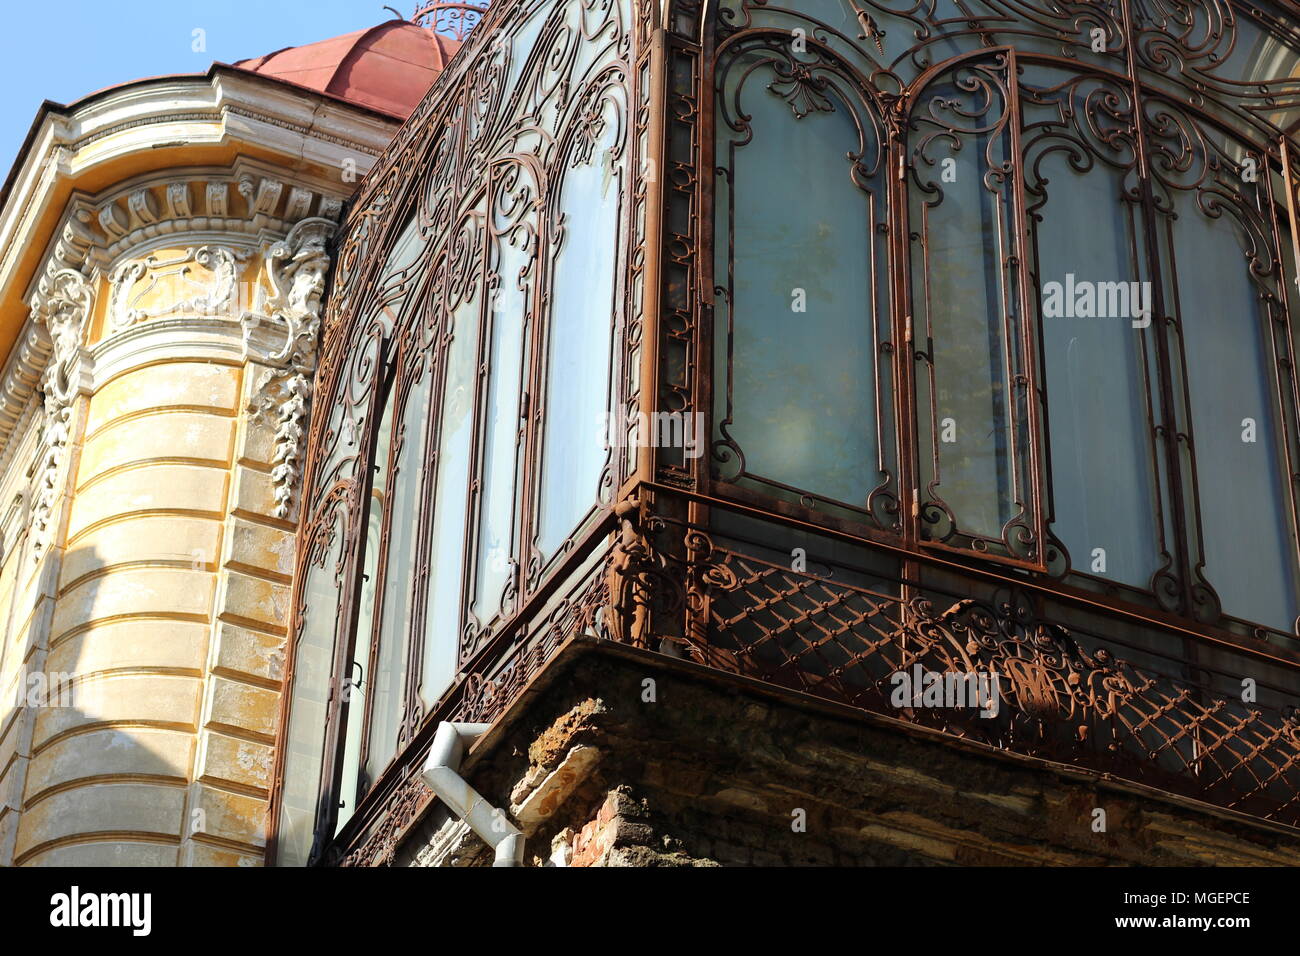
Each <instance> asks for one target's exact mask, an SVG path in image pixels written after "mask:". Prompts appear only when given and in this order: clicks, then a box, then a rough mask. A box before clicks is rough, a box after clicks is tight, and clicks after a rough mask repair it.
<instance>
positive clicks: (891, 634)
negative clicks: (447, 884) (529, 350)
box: [343, 492, 1300, 865]
mask: <svg viewBox="0 0 1300 956" xmlns="http://www.w3.org/2000/svg"><path fill="white" fill-rule="evenodd" d="M683 497H685V496H683ZM670 498H671V500H670ZM670 498H669V497H665V496H664V495H663V494H660V496H659V501H660V503H664V504H667V507H666V508H665V510H666V511H674V510H680V509H678V508H676V507H674V505H679V504H680V501H678V500H676V499H678V493H676V492H673V493H672V494H671V496H670ZM644 499H645V496H644V495H643V496H642V498H641V501H642V503H641V504H640V505H638V506H637V507H635V508H631V509H627V513H626V514H625V515H624V516H623V518H622V520H621V527H620V529H619V531H618V532H617V533H616V534H614V535H612V536H610V537H609V538H608V539H603V540H598V541H595V542H593V547H592V549H591V551H590V554H589V558H588V560H587V561H586V562H585V563H584V564H583V565H582V567H581V568H580V569H579V570H578V571H577V572H576V573H574V574H573V575H571V577H570V579H569V581H568V583H567V584H566V586H565V587H564V588H562V589H561V590H560V591H558V592H557V593H556V595H555V596H553V597H552V598H551V599H550V601H549V603H548V604H547V605H546V606H545V608H543V609H541V611H540V612H537V611H534V612H533V613H532V614H531V615H529V614H528V613H525V617H530V616H531V618H532V619H531V621H527V622H521V624H520V626H519V627H518V628H517V630H516V631H515V632H514V633H513V634H511V635H508V636H507V639H506V640H504V641H502V642H501V643H500V644H498V645H496V646H495V647H494V648H492V649H490V651H491V653H490V654H488V655H487V656H485V657H484V658H482V659H480V660H479V661H477V662H475V664H474V666H473V667H472V669H471V673H470V674H469V676H467V677H466V679H465V680H464V681H463V682H462V684H461V685H460V687H459V688H458V690H457V693H456V694H455V695H454V696H453V699H452V700H450V701H449V704H448V706H447V709H446V713H445V716H444V718H443V719H452V720H466V721H476V722H492V721H494V720H496V719H498V718H499V717H501V716H502V715H503V714H504V713H505V711H506V710H507V709H508V708H509V706H510V705H511V704H512V703H513V702H514V701H515V700H516V699H517V698H518V696H519V694H520V692H521V691H522V690H523V688H524V687H525V686H527V684H528V683H529V681H530V680H532V679H533V677H535V676H536V675H537V674H538V673H540V672H541V670H542V669H543V668H544V667H545V666H546V665H547V663H548V662H549V661H550V660H551V659H552V657H553V656H554V655H555V653H556V652H557V651H558V649H559V648H560V647H561V646H562V645H563V644H564V643H565V642H566V641H567V640H568V639H569V638H571V637H574V636H575V635H587V636H594V637H597V638H601V639H605V640H609V641H613V642H619V643H625V644H630V645H633V646H638V647H642V648H646V649H650V650H655V651H669V652H671V653H673V654H674V655H675V656H679V657H684V658H686V659H688V660H691V661H694V662H696V663H699V664H703V665H706V666H708V667H712V668H716V669H718V670H721V671H726V672H728V673H731V674H736V675H741V676H744V677H748V678H753V679H756V680H759V681H762V682H764V683H768V684H773V685H777V686H780V687H784V688H788V689H791V690H794V691H798V692H801V693H805V694H809V695H812V696H815V697H819V698H823V699H826V700H830V701H835V702H838V703H842V704H847V705H850V706H852V707H856V708H860V709H862V710H865V711H869V712H871V713H875V714H880V715H884V716H887V717H891V718H895V719H899V720H903V721H906V722H909V723H913V724H918V725H922V726H926V727H930V728H932V729H934V730H938V731H941V732H942V733H945V734H948V735H951V736H953V737H958V738H962V739H964V740H968V741H974V742H977V743H980V744H984V745H987V746H989V747H993V748H996V749H998V750H1003V751H1010V752H1013V753H1017V754H1022V755H1025V756H1029V757H1036V758H1042V759H1047V760H1051V761H1054V762H1059V763H1065V764H1069V765H1072V766H1075V767H1080V768H1086V769H1090V770H1093V771H1097V772H1100V773H1105V774H1109V775H1111V776H1113V777H1117V778H1122V779H1124V780H1128V781H1132V782H1135V783H1139V784H1144V785H1147V786H1150V787H1154V788H1157V789H1160V790H1163V791H1166V792H1169V793H1173V794H1178V795H1181V796H1184V797H1189V798H1193V799H1196V800H1200V801H1204V802H1206V803H1209V804H1213V805H1215V806H1218V807H1223V808H1226V809H1230V810H1236V811H1240V812H1243V813H1246V814H1250V815H1252V816H1256V817H1259V818H1262V819H1265V820H1270V821H1273V822H1275V823H1280V824H1284V825H1287V826H1300V715H1298V714H1297V709H1296V706H1295V704H1296V702H1297V701H1300V695H1298V694H1297V690H1298V689H1300V665H1297V663H1295V662H1294V660H1293V657H1294V655H1292V654H1291V653H1290V652H1289V651H1286V650H1279V651H1278V652H1277V653H1272V652H1271V651H1270V649H1268V648H1266V647H1264V646H1262V645H1261V647H1260V649H1259V650H1260V651H1261V652H1266V653H1262V654H1256V653H1254V652H1253V651H1252V649H1250V648H1246V647H1241V648H1232V647H1228V646H1222V645H1221V646H1219V647H1217V648H1216V647H1211V646H1210V645H1209V644H1208V643H1207V644H1202V643H1201V642H1199V641H1198V640H1197V639H1196V638H1195V637H1194V636H1189V635H1187V634H1185V633H1179V632H1177V631H1176V630H1175V629H1172V628H1163V627H1161V626H1159V625H1158V624H1157V623H1156V622H1151V621H1145V622H1141V621H1136V622H1135V620H1134V619H1132V618H1130V617H1128V616H1127V615H1126V614H1124V613H1119V612H1118V611H1111V612H1108V611H1106V610H1105V609H1104V608H1100V610H1098V609H1097V608H1094V609H1089V610H1087V612H1086V613H1082V612H1080V611H1078V610H1076V609H1072V608H1071V607H1070V606H1069V603H1068V602H1070V601H1072V600H1075V598H1073V597H1070V596H1067V595H1053V594H1052V592H1051V591H1050V589H1039V588H1038V587H1037V585H1035V584H1034V583H1033V582H1032V581H1030V580H1029V579H1024V580H1018V579H1015V578H1009V577H1000V576H997V575H990V574H989V573H987V572H983V571H980V570H977V569H969V570H968V571H967V570H964V569H957V570H956V571H955V572H954V571H953V570H952V569H951V568H947V569H943V568H940V567H939V563H938V562H933V563H931V562H929V561H927V560H922V561H920V562H918V561H914V560H912V558H913V557H914V556H900V555H894V554H892V553H890V550H889V549H888V548H883V549H882V548H879V547H877V546H875V545H871V544H866V543H862V542H858V543H850V544H848V545H847V550H849V551H856V552H857V554H858V556H859V557H860V560H854V559H853V558H851V557H850V558H846V557H845V556H844V554H843V551H844V550H845V549H840V551H841V553H840V554H838V555H837V556H836V557H835V558H833V559H827V558H825V557H824V556H822V555H819V554H818V553H816V552H817V545H818V544H819V543H821V544H826V545H828V546H830V545H832V544H833V542H831V541H830V540H829V539H822V538H820V537H813V538H810V537H809V536H808V535H806V534H803V533H802V532H801V531H797V530H796V529H794V528H792V527H791V526H790V524H788V523H787V522H786V521H785V519H782V518H779V517H777V516H774V515H773V516H766V517H763V518H761V519H758V520H757V521H753V522H752V523H751V524H750V525H749V527H750V529H751V530H752V529H758V532H759V535H760V536H761V537H762V539H763V540H762V541H758V540H755V539H754V538H752V537H751V538H745V537H744V536H742V535H738V534H736V533H735V531H734V529H733V528H730V527H728V528H727V531H726V533H723V532H721V531H719V525H720V524H723V523H724V522H721V521H719V520H718V519H719V514H721V513H723V512H722V510H721V509H719V508H717V507H715V508H714V509H713V512H712V516H711V517H709V516H708V515H707V514H706V518H705V520H704V521H701V520H700V517H699V513H698V512H697V513H695V514H693V515H692V520H689V521H688V520H685V519H684V518H682V517H676V516H671V515H668V514H661V513H656V512H654V511H652V510H651V509H650V508H648V507H647V506H646V505H645V504H644ZM719 504H720V503H719ZM724 507H725V506H724ZM792 534H798V535H801V536H799V537H790V535H792ZM783 535H784V536H786V537H783ZM791 541H798V542H800V543H801V545H802V546H801V547H800V548H799V549H786V548H785V547H784V546H785V544H788V543H790V542H791ZM787 551H795V554H794V556H793V559H792V560H790V561H782V560H778V559H776V557H775V556H776V555H778V554H782V553H784V552H787ZM896 557H903V560H895V558H896ZM527 611H528V609H525V612H527ZM1089 614H1091V615H1092V617H1089V616H1088V615H1089ZM1067 621H1069V622H1070V623H1066V622H1067ZM1096 621H1100V622H1101V626H1102V628H1104V630H1105V631H1106V632H1107V633H1098V627H1097V625H1096V623H1095V622H1096ZM918 667H919V668H920V669H921V672H922V673H926V674H961V675H967V674H974V675H984V677H985V679H986V680H987V682H988V683H987V684H985V685H984V686H988V687H991V688H993V693H994V696H995V698H996V703H995V704H993V705H990V704H989V702H987V701H986V702H984V703H983V704H981V703H978V702H975V701H973V700H968V701H967V702H966V703H965V704H964V705H958V706H955V707H943V706H939V707H935V706H925V705H924V704H925V702H924V701H921V700H920V699H919V698H916V697H908V698H906V699H905V700H903V701H902V706H900V705H899V704H900V701H899V693H898V690H897V687H898V682H897V679H896V678H895V675H897V674H899V673H908V674H909V675H910V674H915V673H916V668H918ZM994 676H996V681H993V677H994ZM419 759H422V753H420V748H418V747H417V748H413V751H412V753H411V754H408V766H409V767H411V768H415V767H418V762H419ZM431 799H432V797H431V795H430V794H429V792H428V791H427V790H426V789H425V788H424V787H423V784H421V783H420V782H419V775H418V774H417V773H409V774H408V775H407V777H406V778H405V782H404V783H403V784H402V785H401V786H400V787H398V788H397V789H396V791H395V792H394V793H392V794H391V795H389V796H387V797H385V798H383V799H382V800H380V801H379V802H378V803H377V804H376V805H375V807H374V808H373V812H372V813H370V814H363V815H361V816H363V817H366V818H368V819H369V820H370V824H369V825H368V826H362V827H360V828H358V829H356V830H355V831H353V832H355V834H356V835H355V838H354V840H353V841H352V848H351V850H350V852H349V854H348V856H347V858H346V859H345V860H344V861H343V862H345V863H347V864H362V865H365V864H373V863H377V862H383V861H384V860H386V859H388V858H389V857H390V856H391V854H392V852H393V850H394V848H395V847H396V845H397V843H398V842H399V839H400V836H401V834H402V833H403V832H404V830H405V828H406V827H408V826H409V824H410V823H411V822H412V820H414V819H415V818H416V817H418V816H419V814H420V812H421V811H422V809H423V808H424V807H425V806H426V805H427V804H428V802H429V801H430V800H431ZM345 842H346V841H345Z"/></svg>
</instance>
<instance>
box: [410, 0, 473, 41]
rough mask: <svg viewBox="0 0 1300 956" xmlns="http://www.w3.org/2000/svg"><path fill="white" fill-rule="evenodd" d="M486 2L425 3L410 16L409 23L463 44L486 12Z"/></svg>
mask: <svg viewBox="0 0 1300 956" xmlns="http://www.w3.org/2000/svg"><path fill="white" fill-rule="evenodd" d="M487 6H488V4H487V0H477V2H472V3H425V4H421V5H420V7H419V8H418V9H417V10H416V11H415V13H414V14H412V16H411V22H412V23H415V24H418V25H419V26H422V27H424V28H425V29H426V30H432V31H433V32H434V33H441V34H443V35H444V36H449V37H451V38H452V39H453V40H455V41H457V42H458V43H464V42H465V38H466V37H467V36H469V32H470V31H471V30H473V29H474V28H475V27H476V26H478V24H479V21H480V20H482V19H483V13H484V11H485V10H487Z"/></svg>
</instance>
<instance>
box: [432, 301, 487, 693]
mask: <svg viewBox="0 0 1300 956" xmlns="http://www.w3.org/2000/svg"><path fill="white" fill-rule="evenodd" d="M478 313H479V307H478V300H477V299H471V300H470V301H468V302H466V303H464V304H462V305H461V306H460V307H459V309H457V311H456V313H455V316H454V318H453V326H452V329H453V331H452V340H451V344H450V345H449V346H448V349H447V372H446V384H445V385H444V386H443V394H442V408H441V410H440V411H439V414H438V421H439V434H438V457H437V462H438V476H437V479H436V481H435V483H434V493H433V527H432V531H431V532H430V533H431V534H432V535H433V542H432V545H431V547H430V551H429V592H428V601H427V603H428V607H427V608H426V610H425V635H424V658H423V661H424V664H423V674H422V675H421V678H420V697H421V699H422V700H423V701H424V704H425V706H426V707H432V706H433V705H434V704H435V703H436V702H437V700H438V698H439V697H440V696H441V695H442V692H443V691H444V690H446V689H447V687H448V686H449V685H450V684H451V682H452V679H453V678H454V677H455V675H456V666H457V663H458V661H457V653H458V648H459V642H460V630H461V580H462V571H463V567H464V560H465V558H464V556H465V520H466V508H467V507H468V502H469V498H468V495H469V473H470V444H471V438H472V433H473V426H474V415H473V410H474V401H473V399H474V371H475V350H476V346H477V339H476V334H477V325H478Z"/></svg>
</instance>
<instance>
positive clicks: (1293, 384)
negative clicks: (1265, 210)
mask: <svg viewBox="0 0 1300 956" xmlns="http://www.w3.org/2000/svg"><path fill="white" fill-rule="evenodd" d="M1292 149H1293V147H1292V146H1291V143H1290V141H1289V139H1288V138H1287V137H1286V136H1280V137H1278V155H1279V158H1280V161H1281V166H1282V183H1283V189H1284V190H1285V191H1286V206H1285V209H1286V216H1287V231H1288V232H1289V233H1290V236H1291V261H1292V269H1294V270H1297V275H1294V276H1291V277H1289V278H1290V279H1291V280H1293V281H1294V282H1295V283H1296V288H1295V289H1292V288H1290V282H1288V276H1287V264H1286V256H1285V255H1283V254H1281V249H1280V248H1279V250H1278V252H1279V255H1278V269H1279V282H1278V285H1279V286H1280V288H1281V293H1282V311H1283V320H1284V323H1285V326H1284V334H1285V349H1284V351H1282V352H1281V353H1280V354H1275V362H1276V365H1277V368H1278V376H1279V379H1280V380H1279V383H1278V385H1279V400H1280V404H1281V406H1282V409H1283V412H1284V414H1288V413H1289V415H1288V418H1287V420H1286V427H1287V428H1288V431H1287V441H1286V442H1285V446H1286V452H1287V457H1286V461H1287V488H1288V490H1289V492H1290V501H1291V521H1292V541H1293V544H1294V546H1295V547H1296V548H1297V561H1300V479H1298V478H1297V474H1298V473H1300V461H1297V459H1296V455H1295V454H1294V452H1295V449H1296V445H1297V443H1300V371H1298V370H1297V368H1296V342H1295V340H1296V329H1295V321H1294V316H1295V315H1296V309H1300V221H1298V219H1300V217H1298V216H1297V210H1296V202H1297V195H1296V182H1295V171H1294V170H1293V169H1292V166H1291V160H1292ZM1266 165H1267V163H1266ZM1264 175H1265V181H1266V183H1267V184H1268V201H1269V212H1270V213H1271V214H1272V219H1271V221H1272V225H1273V234H1274V236H1276V237H1277V241H1278V244H1279V247H1280V245H1281V242H1282V230H1281V223H1280V221H1279V219H1278V214H1277V210H1278V202H1277V198H1276V197H1275V196H1274V195H1273V177H1272V175H1271V173H1270V172H1269V171H1268V170H1267V168H1266V169H1265V173H1264ZM1273 341H1274V343H1275V345H1274V348H1275V349H1276V348H1277V345H1276V341H1277V337H1276V335H1274V336H1273ZM1284 370H1285V374H1284ZM1284 382H1285V387H1283V385H1284ZM1287 391H1289V392H1290V395H1291V402H1290V404H1289V408H1288V403H1287V402H1286V400H1285V395H1286V392H1287ZM1293 628H1294V629H1295V631H1296V633H1297V634H1300V618H1298V619H1297V620H1296V621H1295V623H1294V624H1293Z"/></svg>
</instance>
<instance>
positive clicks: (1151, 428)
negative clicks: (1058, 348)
mask: <svg viewBox="0 0 1300 956" xmlns="http://www.w3.org/2000/svg"><path fill="white" fill-rule="evenodd" d="M1019 59H1020V60H1021V61H1023V62H1025V63H1030V62H1032V63H1034V64H1037V65H1043V66H1046V67H1047V68H1049V69H1051V70H1063V71H1065V72H1066V75H1067V76H1070V77H1074V78H1083V77H1092V78H1094V79H1096V80H1098V81H1101V82H1102V83H1104V84H1109V85H1110V86H1113V87H1115V88H1116V89H1118V90H1121V91H1125V90H1129V89H1130V87H1129V83H1128V80H1127V77H1125V76H1122V75H1120V74H1117V73H1114V72H1113V71H1111V70H1108V69H1105V68H1102V67H1100V66H1097V65H1088V66H1086V67H1084V66H1083V65H1081V64H1075V63H1070V62H1069V61H1063V60H1061V59H1060V58H1059V57H1048V56H1044V55H1042V54H1022V55H1020V57H1019ZM1018 86H1019V84H1018ZM1060 89H1061V91H1062V92H1063V93H1065V94H1066V95H1067V96H1070V97H1072V96H1073V94H1072V93H1071V92H1069V90H1068V84H1066V85H1063V86H1062V87H1060ZM1130 107H1131V108H1132V109H1133V110H1136V109H1137V108H1138V107H1137V104H1136V102H1134V101H1132V100H1130ZM1069 117H1070V118H1073V119H1074V121H1075V123H1076V125H1078V123H1079V117H1077V116H1075V112H1074V106H1073V104H1070V106H1069ZM1133 130H1134V137H1133V150H1134V157H1133V162H1132V163H1130V164H1127V165H1124V166H1122V167H1121V166H1120V165H1118V164H1117V163H1115V162H1112V161H1110V160H1108V159H1106V158H1105V157H1103V156H1101V155H1100V154H1099V153H1098V152H1097V150H1096V148H1095V147H1094V145H1093V144H1092V143H1091V142H1090V141H1089V140H1088V139H1087V137H1079V136H1078V134H1077V133H1076V134H1074V135H1067V133H1066V132H1065V131H1064V129H1063V130H1062V132H1061V133H1059V134H1051V133H1049V134H1046V135H1048V136H1051V135H1059V136H1060V137H1062V138H1063V139H1064V140H1066V141H1067V142H1069V143H1070V144H1072V145H1074V146H1077V147H1079V148H1082V149H1084V150H1085V151H1086V152H1088V153H1089V154H1091V155H1093V156H1094V158H1095V159H1096V160H1099V161H1101V162H1103V164H1104V165H1106V166H1111V167H1113V168H1115V169H1117V170H1119V171H1120V172H1121V175H1122V174H1123V173H1124V172H1127V171H1133V172H1136V170H1137V141H1136V136H1137V133H1136V126H1135V125H1134V126H1133ZM1024 161H1025V162H1026V163H1027V157H1025V159H1024ZM1027 169H1028V167H1027V166H1026V171H1027ZM1121 181H1122V180H1121ZM1026 187H1027V181H1026ZM1047 201H1048V197H1047V195H1046V193H1044V198H1043V200H1042V202H1041V203H1040V205H1041V204H1043V203H1046V202H1047ZM1120 201H1122V202H1123V204H1124V208H1125V210H1126V219H1127V223H1128V229H1127V233H1128V247H1129V248H1128V252H1129V261H1130V262H1131V263H1133V265H1134V266H1135V267H1136V266H1137V265H1139V264H1140V263H1141V262H1142V261H1143V260H1144V259H1145V255H1144V253H1143V252H1142V251H1141V250H1140V249H1139V244H1140V242H1141V237H1140V235H1139V231H1140V227H1139V222H1140V220H1141V216H1142V212H1143V211H1142V209H1141V208H1140V207H1139V206H1135V205H1134V204H1133V203H1132V202H1130V201H1129V197H1128V196H1127V195H1123V196H1121V197H1120ZM1032 235H1033V236H1034V237H1035V238H1034V242H1033V243H1032V246H1033V258H1034V262H1035V263H1037V262H1038V259H1039V256H1038V249H1037V240H1036V236H1037V230H1036V229H1035V230H1033V231H1032ZM1138 344H1139V355H1140V358H1141V368H1142V387H1143V396H1144V399H1145V415H1146V419H1145V421H1146V433H1147V443H1148V444H1147V447H1148V449H1149V451H1150V454H1151V461H1152V463H1153V465H1156V466H1157V471H1156V472H1155V473H1153V474H1152V476H1151V477H1152V484H1153V488H1154V489H1155V492H1156V498H1155V502H1154V505H1155V514H1154V515H1153V518H1154V521H1155V530H1156V533H1157V535H1158V545H1159V548H1160V556H1161V557H1162V558H1163V559H1164V560H1165V561H1166V562H1169V563H1172V562H1173V560H1174V555H1173V552H1172V550H1171V546H1170V544H1169V542H1168V540H1167V532H1168V525H1167V522H1166V520H1165V515H1166V510H1167V506H1166V501H1165V499H1166V496H1167V494H1168V488H1167V485H1166V483H1165V482H1163V481H1162V480H1161V479H1162V477H1163V473H1162V472H1160V471H1159V469H1158V464H1159V462H1160V459H1161V455H1162V450H1161V444H1160V439H1159V436H1158V434H1157V433H1158V428H1157V418H1156V414H1155V410H1154V406H1153V405H1152V401H1153V398H1154V397H1155V396H1156V395H1157V392H1156V389H1155V388H1154V387H1153V383H1152V375H1151V372H1152V368H1151V364H1152V361H1153V358H1154V357H1153V355H1152V354H1151V353H1152V347H1151V345H1150V344H1149V343H1148V338H1147V337H1146V336H1140V337H1139V339H1138ZM1039 362H1040V367H1041V368H1044V369H1045V368H1046V360H1045V357H1044V356H1043V354H1042V350H1041V335H1040V350H1039ZM1041 384H1042V385H1043V387H1044V394H1043V395H1042V401H1043V406H1044V412H1043V413H1044V419H1043V427H1042V431H1043V435H1044V443H1045V444H1044V448H1045V462H1046V464H1045V471H1046V474H1047V475H1048V479H1049V480H1048V482H1047V485H1046V489H1047V494H1048V498H1047V501H1046V512H1045V514H1046V516H1047V520H1048V523H1049V534H1050V523H1051V522H1052V521H1054V512H1055V501H1054V495H1053V488H1052V482H1051V480H1050V476H1051V474H1052V470H1051V442H1050V415H1051V396H1050V387H1049V385H1050V383H1046V382H1042V383H1041ZM1052 544H1053V546H1054V547H1059V546H1060V545H1059V542H1056V541H1055V539H1053V542H1052ZM1156 570H1159V569H1156ZM1154 573H1155V572H1154V571H1153V574H1154ZM1062 578H1063V580H1089V581H1092V582H1095V584H1096V587H1097V588H1100V589H1102V590H1103V591H1104V592H1105V593H1107V594H1109V595H1111V596H1115V595H1120V594H1123V595H1125V596H1126V598H1127V599H1131V600H1132V601H1133V602H1134V603H1139V604H1140V603H1142V601H1143V600H1146V599H1150V600H1152V601H1156V600H1157V599H1156V596H1155V589H1154V587H1152V586H1148V587H1147V588H1146V589H1142V588H1138V587H1134V586H1130V585H1124V584H1121V583H1119V582H1116V581H1111V580H1109V579H1106V578H1100V577H1096V576H1094V575H1091V574H1088V573H1087V572H1085V571H1082V570H1080V569H1077V568H1074V567H1073V566H1067V567H1066V568H1065V569H1064V571H1063V574H1062ZM1085 590H1086V589H1085ZM1157 603H1158V602H1157Z"/></svg>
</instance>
